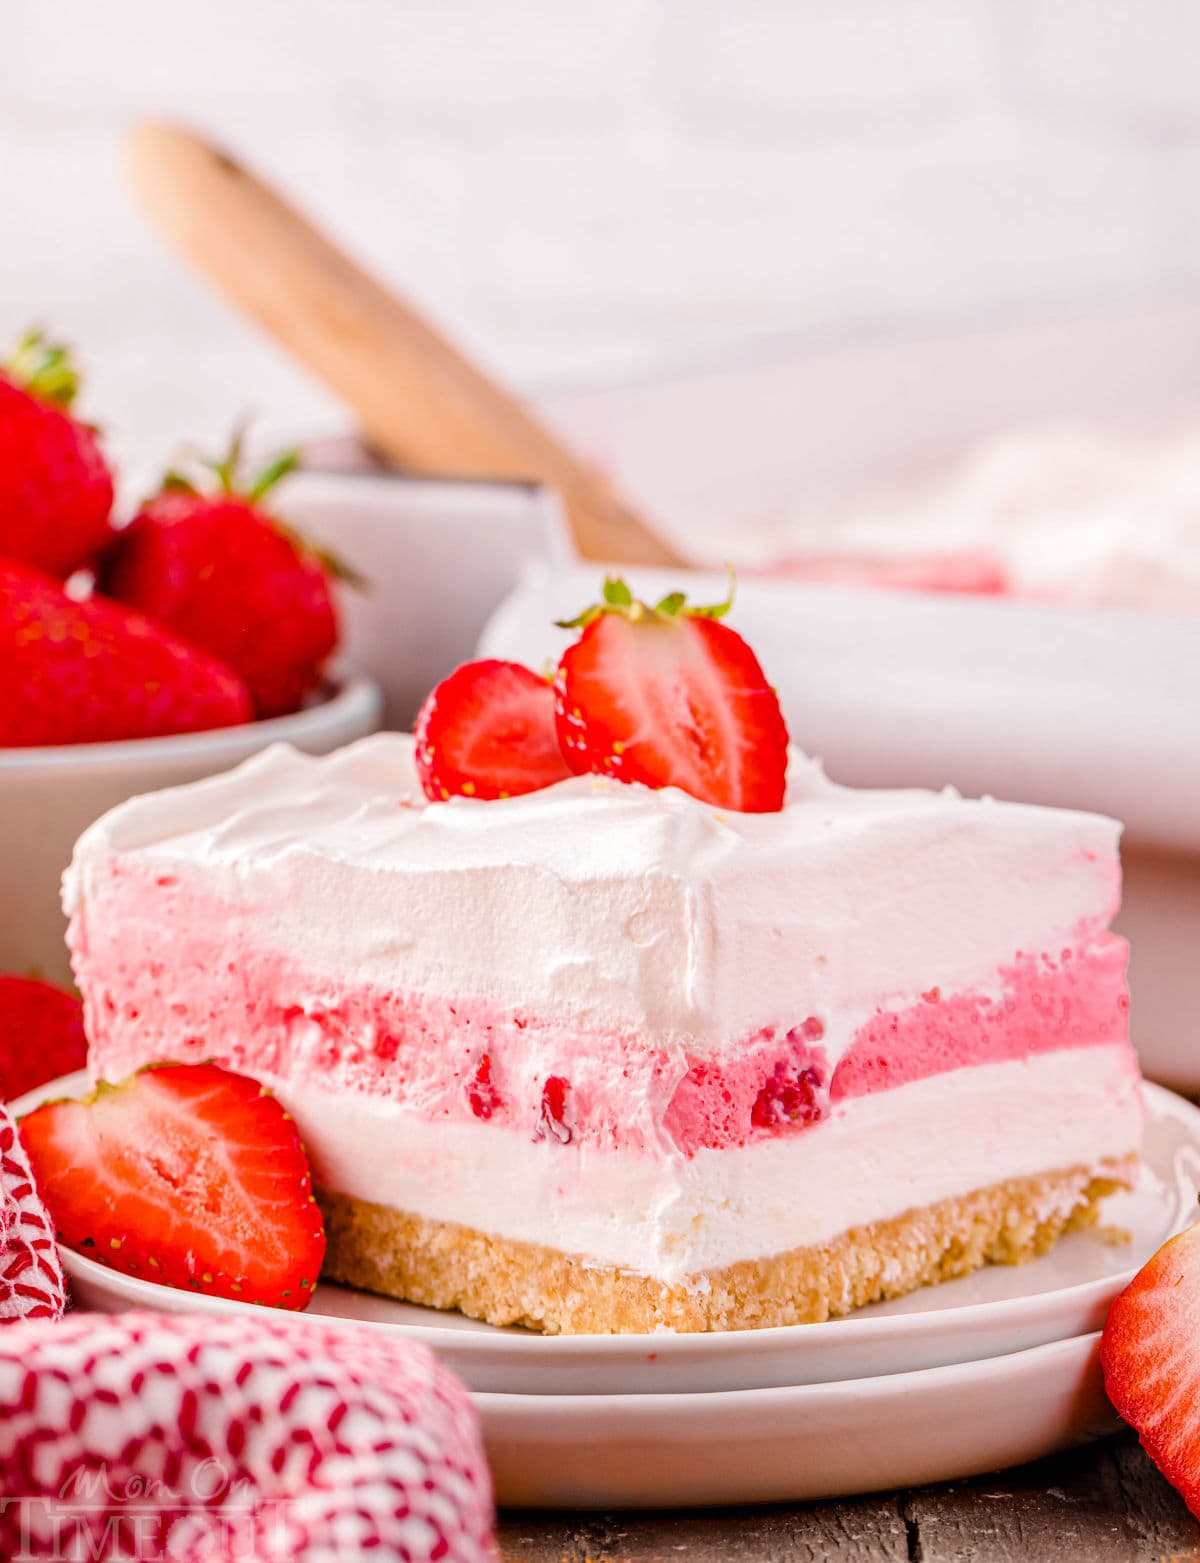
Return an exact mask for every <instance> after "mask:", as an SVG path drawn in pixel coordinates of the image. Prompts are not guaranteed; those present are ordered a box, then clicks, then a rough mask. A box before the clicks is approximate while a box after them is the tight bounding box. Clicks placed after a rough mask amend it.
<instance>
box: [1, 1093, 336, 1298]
mask: <svg viewBox="0 0 1200 1563" xmlns="http://www.w3.org/2000/svg"><path fill="white" fill-rule="evenodd" d="M20 1133H21V1140H22V1143H23V1144H24V1146H25V1149H26V1151H27V1152H28V1154H29V1159H30V1162H31V1164H32V1167H33V1173H34V1177H35V1179H36V1181H37V1185H38V1188H39V1189H40V1191H41V1194H42V1198H43V1199H44V1200H45V1202H46V1206H47V1208H48V1209H49V1211H50V1214H51V1216H52V1217H53V1219H54V1223H55V1226H56V1228H57V1230H58V1233H59V1236H60V1238H61V1240H62V1241H63V1242H64V1243H65V1244H66V1245H67V1247H69V1248H74V1249H77V1250H79V1251H80V1252H82V1253H84V1254H87V1255H88V1256H89V1257H90V1258H93V1259H97V1260H99V1261H100V1263H102V1264H106V1265H109V1266H111V1268H112V1269H114V1270H120V1271H122V1272H123V1273H124V1274H126V1275H136V1276H140V1277H141V1278H142V1279H143V1280H149V1281H160V1282H162V1283H164V1284H165V1285H167V1286H177V1287H182V1288H186V1289H189V1290H192V1291H198V1292H205V1293H209V1294H211V1295H214V1296H218V1297H236V1298H240V1299H242V1300H243V1301H245V1302H257V1303H267V1304H269V1305H271V1306H273V1307H278V1308H293V1309H301V1308H305V1307H307V1306H308V1303H309V1300H310V1299H311V1297H312V1289H313V1287H314V1286H315V1284H316V1280H317V1276H318V1274H319V1273H320V1269H321V1263H322V1261H323V1259H324V1257H325V1231H324V1227H323V1225H322V1221H321V1213H320V1211H319V1209H318V1208H317V1205H316V1202H315V1200H314V1199H313V1192H312V1178H311V1175H310V1173H309V1167H308V1159H307V1157H306V1156H305V1154H304V1147H303V1146H302V1145H301V1143H300V1136H299V1135H298V1133H297V1132H296V1125H295V1124H294V1123H293V1122H292V1120H291V1118H290V1117H289V1116H288V1115H287V1113H285V1112H284V1110H283V1108H282V1106H281V1105H280V1103H279V1102H278V1101H277V1100H276V1098H275V1097H274V1096H272V1095H271V1093H270V1092H269V1091H267V1090H266V1089H265V1088H264V1087H263V1086H261V1085H259V1083H258V1081H257V1080H251V1079H250V1078H249V1077H248V1076H246V1075H240V1074H234V1073H232V1072H231V1071H230V1070H227V1069H221V1068H219V1067H218V1066H217V1065H215V1064H161V1065H151V1066H150V1067H149V1068H146V1069H143V1070H140V1071H139V1072H138V1073H137V1074H135V1075H131V1076H130V1077H129V1079H127V1080H125V1081H123V1082H122V1083H121V1084H120V1085H108V1084H105V1083H104V1082H101V1084H99V1085H98V1086H97V1087H96V1089H95V1090H94V1091H93V1092H92V1094H91V1095H90V1096H87V1097H84V1098H83V1099H82V1100H79V1101H71V1100H63V1101H55V1102H48V1103H46V1104H45V1105H44V1106H42V1107H39V1108H37V1109H35V1110H34V1111H33V1112H31V1113H29V1114H28V1115H27V1116H26V1117H25V1118H23V1119H22V1120H21V1124H20Z"/></svg>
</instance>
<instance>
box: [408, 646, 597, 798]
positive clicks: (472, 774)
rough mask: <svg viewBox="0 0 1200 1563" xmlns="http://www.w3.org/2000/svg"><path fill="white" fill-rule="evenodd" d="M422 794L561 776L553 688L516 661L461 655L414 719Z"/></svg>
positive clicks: (486, 791) (506, 794) (493, 790)
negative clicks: (462, 661)
mask: <svg viewBox="0 0 1200 1563" xmlns="http://www.w3.org/2000/svg"><path fill="white" fill-rule="evenodd" d="M416 751H417V774H418V775H419V776H420V778H421V786H422V787H423V788H424V790H425V796H426V797H427V798H432V799H433V801H434V802H440V801H443V800H444V799H446V798H452V797H458V796H466V797H468V798H513V797H516V796H517V795H518V794H519V793H523V792H537V791H538V790H539V789H540V788H542V787H549V786H551V785H552V784H553V783H554V782H557V781H565V780H566V778H567V777H568V776H570V775H571V771H570V768H569V767H568V765H567V763H566V761H565V760H564V759H563V757H562V754H561V752H560V750H559V747H558V735H557V733H556V732H555V727H554V690H553V688H552V687H551V685H550V684H549V682H548V681H547V680H546V679H544V678H539V677H538V675H537V674H536V673H534V672H533V671H532V670H531V669H529V668H526V667H522V666H521V664H520V663H519V662H500V661H497V660H495V659H494V658H489V659H487V660H485V661H483V662H467V663H465V664H464V665H463V666H462V667H460V668H458V669H457V670H456V671H455V672H453V673H451V675H450V677H449V678H446V679H443V680H442V682H441V683H440V684H439V685H438V686H437V688H436V689H435V690H434V691H433V693H432V694H431V695H430V696H429V697H428V699H427V700H426V701H425V704H424V705H423V706H422V707H421V713H420V715H419V716H418V717H417V725H416Z"/></svg>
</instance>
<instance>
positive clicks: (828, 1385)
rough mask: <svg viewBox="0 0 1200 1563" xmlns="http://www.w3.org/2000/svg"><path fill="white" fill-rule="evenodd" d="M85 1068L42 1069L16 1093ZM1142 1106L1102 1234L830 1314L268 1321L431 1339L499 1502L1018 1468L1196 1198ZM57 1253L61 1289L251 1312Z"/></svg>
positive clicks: (1083, 1398)
mask: <svg viewBox="0 0 1200 1563" xmlns="http://www.w3.org/2000/svg"><path fill="white" fill-rule="evenodd" d="M85 1083H86V1082H85V1080H84V1078H83V1076H81V1075H80V1076H71V1077H69V1078H67V1079H65V1080H61V1081H56V1082H53V1083H52V1084H51V1085H49V1086H46V1087H44V1088H43V1089H42V1090H41V1091H39V1092H37V1093H34V1094H33V1095H32V1096H30V1097H27V1098H25V1099H23V1101H22V1102H20V1103H18V1104H16V1105H17V1110H18V1111H28V1110H29V1108H30V1107H32V1106H33V1105H35V1104H36V1101H37V1100H39V1099H44V1098H46V1097H48V1096H57V1095H62V1094H75V1093H77V1092H78V1091H79V1090H81V1089H82V1088H83V1087H84V1085H85ZM1146 1108H1147V1129H1146V1140H1145V1145H1144V1172H1143V1176H1142V1180H1141V1185H1140V1187H1139V1188H1138V1189H1137V1191H1136V1192H1134V1193H1131V1194H1122V1195H1118V1196H1116V1197H1114V1198H1113V1199H1112V1200H1111V1201H1109V1203H1108V1205H1107V1206H1106V1213H1105V1222H1106V1226H1105V1228H1104V1229H1103V1230H1101V1231H1099V1232H1090V1233H1076V1234H1073V1235H1072V1236H1070V1237H1068V1238H1065V1239H1064V1240H1063V1241H1062V1242H1060V1243H1059V1244H1058V1245H1057V1247H1056V1248H1055V1249H1054V1250H1053V1251H1052V1252H1051V1253H1050V1254H1048V1255H1047V1256H1046V1257H1044V1258H1042V1259H1039V1260H1037V1261H1036V1262H1034V1263H1032V1264H1029V1265H1024V1266H1019V1267H1016V1268H992V1269H988V1270H985V1271H981V1272H979V1273H978V1274H976V1275H973V1276H969V1277H966V1278H965V1279H963V1280H961V1281H953V1282H950V1283H948V1284H946V1285H944V1286H940V1287H933V1288H929V1289H926V1290H924V1291H920V1292H916V1293H914V1294H913V1295H911V1296H909V1297H905V1298H902V1299H901V1300H900V1301H898V1302H893V1303H887V1304H884V1305H880V1306H877V1307H873V1308H866V1309H863V1310H862V1311H860V1312H859V1313H857V1314H855V1315H854V1316H853V1317H851V1318H849V1319H841V1320H837V1321H834V1322H832V1323H829V1324H809V1325H798V1326H793V1327H790V1328H783V1329H769V1330H747V1331H742V1332H735V1333H731V1334H723V1335H676V1334H672V1333H669V1332H662V1333H658V1334H653V1335H617V1336H608V1335H589V1336H541V1335H534V1334H531V1333H529V1332H527V1331H523V1330H507V1329H506V1330H502V1329H494V1328H492V1327H490V1326H488V1325H484V1324H478V1323H475V1322H474V1321H472V1320H469V1319H464V1318H462V1317H460V1316H459V1315H455V1314H442V1313H436V1312H433V1311H431V1310H430V1309H426V1308H417V1307H413V1306H411V1305H409V1304H405V1303H397V1302H392V1301H390V1300H388V1299H386V1298H381V1297H376V1296H372V1295H370V1294H368V1293H365V1292H356V1291H351V1290H348V1289H345V1288H342V1287H336V1286H324V1285H322V1286H319V1287H318V1288H317V1291H316V1294H315V1296H314V1298H313V1301H312V1304H311V1306H310V1309H309V1312H308V1313H307V1314H305V1315H298V1316H291V1315H288V1316H286V1317H295V1322H296V1327H297V1328H298V1329H303V1328H304V1321H305V1319H307V1318H310V1317H312V1316H314V1315H319V1316H322V1317H324V1318H326V1319H328V1318H334V1319H339V1320H344V1321H345V1324H346V1328H347V1329H375V1330H385V1331H389V1332H395V1333H399V1334H402V1335H405V1336H408V1337H410V1338H412V1339H414V1340H420V1341H422V1342H424V1343H425V1344H426V1345H427V1346H429V1347H431V1348H432V1349H433V1350H434V1351H435V1352H436V1353H437V1354H438V1355H439V1356H440V1357H441V1358H442V1360H443V1361H444V1362H445V1363H447V1364H448V1365H449V1366H450V1367H451V1368H453V1369H454V1371H455V1372H456V1373H458V1374H459V1376H460V1377H461V1378H462V1379H463V1380H464V1381H465V1382H466V1384H467V1385H468V1386H469V1388H470V1389H471V1390H472V1392H473V1394H474V1398H475V1402H476V1404H477V1406H478V1408H479V1411H480V1414H481V1416H482V1419H483V1426H484V1432H485V1436H486V1438H487V1444H488V1451H489V1455H490V1458H491V1462H492V1469H493V1473H494V1476H495V1480H496V1489H497V1496H498V1498H499V1501H500V1502H501V1503H502V1504H507V1505H512V1506H517V1507H530V1508H532V1507H565V1508H634V1507H651V1506H652V1507H659V1506H671V1505H691V1504H728V1503H765V1502H773V1501H783V1500H787V1499H794V1500H798V1499H806V1498H821V1497H832V1496H835V1495H839V1494H845V1493H855V1492H869V1491H874V1490H879V1489H888V1488H896V1487H907V1486H912V1485H917V1484H921V1483H925V1482H932V1481H940V1480H948V1479H951V1478H955V1477H962V1476H968V1475H974V1474H978V1473H980V1472H984V1471H988V1470H994V1469H998V1468H1000V1467H1003V1466H1007V1465H1016V1464H1020V1463H1022V1462H1024V1461H1026V1460H1032V1459H1036V1458H1038V1457H1040V1456H1042V1455H1047V1454H1050V1453H1053V1452H1054V1451H1055V1450H1057V1449H1061V1448H1065V1447H1067V1446H1069V1445H1071V1444H1075V1443H1080V1442H1083V1441H1085V1440H1087V1439H1091V1438H1097V1437H1101V1436H1103V1435H1105V1434H1107V1433H1109V1432H1111V1431H1112V1430H1113V1428H1114V1427H1115V1426H1116V1418H1115V1415H1114V1413H1113V1411H1112V1409H1111V1407H1110V1406H1109V1405H1108V1402H1107V1400H1106V1399H1105V1395H1104V1388H1103V1384H1102V1382H1101V1376H1100V1369H1099V1361H1098V1347H1099V1339H1100V1337H1099V1331H1100V1328H1101V1326H1102V1324H1103V1322H1104V1316H1105V1313H1106V1311H1107V1308H1108V1304H1109V1302H1110V1301H1111V1299H1112V1298H1113V1297H1114V1296H1115V1295H1116V1293H1117V1292H1118V1291H1119V1290H1120V1289H1121V1288H1122V1287H1123V1286H1124V1285H1125V1283H1126V1282H1127V1281H1128V1279H1129V1278H1130V1277H1131V1276H1132V1275H1133V1273H1134V1272H1135V1271H1136V1270H1137V1269H1138V1268H1139V1266H1140V1265H1141V1264H1142V1263H1144V1261H1145V1260H1146V1259H1148V1258H1149V1257H1150V1255H1151V1254H1152V1253H1153V1252H1154V1251H1155V1249H1156V1248H1158V1247H1159V1245H1160V1244H1161V1243H1162V1242H1164V1241H1165V1239H1166V1238H1168V1237H1169V1236H1170V1235H1171V1234H1172V1233H1174V1232H1177V1231H1179V1230H1181V1229H1182V1228H1183V1227H1185V1226H1187V1225H1189V1224H1190V1223H1191V1221H1192V1219H1193V1216H1194V1215H1195V1210H1196V1201H1197V1194H1198V1191H1200V1111H1198V1110H1197V1109H1196V1108H1195V1107H1193V1106H1191V1105H1190V1104H1189V1103H1187V1102H1185V1101H1183V1100H1182V1099H1181V1098H1180V1097H1177V1096H1174V1095H1172V1094H1171V1093H1170V1092H1168V1091H1165V1090H1162V1089H1161V1088H1160V1087H1157V1086H1148V1087H1147V1089H1146ZM1118 1230H1119V1231H1123V1232H1125V1233H1127V1234H1128V1237H1127V1239H1126V1240H1123V1241H1122V1240H1120V1238H1119V1236H1118ZM64 1259H65V1263H66V1268H67V1271H68V1274H69V1276H70V1279H71V1284H72V1290H73V1293H74V1297H75V1301H76V1304H77V1305H78V1306H80V1307H84V1308H93V1309H98V1310H102V1311H106V1312H110V1311H116V1310H118V1309H125V1308H155V1309H161V1310H164V1311H167V1312H182V1313H189V1312H190V1313H195V1312H205V1313H222V1312H228V1313H237V1312H242V1311H244V1310H246V1309H247V1308H252V1305H251V1304H247V1303H238V1302H229V1301H224V1300H222V1299H218V1298H202V1297H197V1296H195V1295H194V1294H192V1293H186V1292H179V1291H172V1290H171V1289H169V1288H167V1287H163V1286H156V1285H154V1284H153V1283H151V1282H148V1281H139V1280H135V1279H133V1278H131V1277H128V1276H123V1275H118V1274H117V1273H116V1272H115V1271H112V1270H107V1269H105V1268H104V1267H103V1266H102V1265H99V1264H97V1263H96V1262H95V1261H94V1260H91V1259H86V1258H84V1257H82V1256H81V1255H79V1254H77V1253H73V1252H70V1251H68V1252H66V1253H65V1254H64Z"/></svg>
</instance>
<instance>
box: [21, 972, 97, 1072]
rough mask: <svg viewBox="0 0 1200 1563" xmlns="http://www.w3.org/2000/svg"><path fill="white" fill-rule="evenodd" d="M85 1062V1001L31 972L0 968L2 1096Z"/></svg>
mask: <svg viewBox="0 0 1200 1563" xmlns="http://www.w3.org/2000/svg"><path fill="white" fill-rule="evenodd" d="M85 1063H87V1038H86V1037H85V1036H84V1034H83V1006H82V1004H80V1002H79V1000H78V999H77V998H76V997H75V995H74V994H73V993H66V992H64V991H63V989H62V988H55V987H52V986H51V985H50V983H48V982H38V981H37V980H36V979H35V978H33V977H16V976H10V975H9V974H8V973H6V972H5V973H0V1101H5V1102H11V1101H12V1099H13V1097H14V1096H23V1095H24V1094H25V1092H26V1091H32V1090H33V1088H34V1086H36V1085H42V1084H44V1082H45V1081H47V1080H54V1079H57V1077H58V1076H59V1075H69V1074H71V1073H72V1072H73V1071H74V1070H76V1069H82V1068H83V1066H84V1064H85Z"/></svg>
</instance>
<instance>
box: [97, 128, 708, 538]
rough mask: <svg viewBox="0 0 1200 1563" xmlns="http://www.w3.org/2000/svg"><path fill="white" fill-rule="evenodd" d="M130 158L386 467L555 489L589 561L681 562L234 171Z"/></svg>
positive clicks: (415, 317) (193, 141)
mask: <svg viewBox="0 0 1200 1563" xmlns="http://www.w3.org/2000/svg"><path fill="white" fill-rule="evenodd" d="M126 150H127V165H128V171H129V175H130V178H131V181H132V183H133V187H134V189H135V191H136V193H137V195H138V197H139V199H140V201H141V204H142V205H143V207H144V208H145V210H146V211H147V213H148V214H149V216H150V217H151V219H152V220H153V221H154V223H155V224H156V225H157V227H158V228H159V229H160V231H161V232H162V233H163V234H164V235H165V236H166V237H167V238H168V239H169V240H170V241H171V242H172V243H173V244H174V245H175V247H176V248H177V249H179V250H180V251H181V252H182V253H183V254H184V255H185V256H186V257H187V258H188V260H190V261H191V262H192V263H193V264H194V265H195V266H196V267H197V268H198V269H199V270H200V271H201V272H203V273H204V274H205V275H206V276H207V277H209V278H210V279H211V280H212V281H213V282H215V283H216V284H217V285H218V286H219V287H220V288H222V289H223V290H224V292H225V293H226V294H227V295H228V296H229V297H230V298H231V299H232V300H233V301H234V302H235V303H236V304H238V305H239V306H240V307H241V308H242V309H243V310H245V311H246V313H247V314H249V315H251V316H252V317H253V318H254V319H255V320H256V321H257V322H258V323H259V324H260V325H262V326H264V327H265V328H266V329H267V330H268V331H269V332H270V333H271V334H272V335H273V336H274V337H276V338H277V339H278V341H279V342H281V343H282V344H283V346H284V347H286V348H287V349H288V350H289V351H290V352H291V353H293V354H294V355H295V357H296V358H298V359H299V360H300V361H301V362H302V363H303V364H305V365H306V366H307V368H308V369H309V370H311V371H312V372H313V373H314V374H316V375H317V376H318V377H319V378H320V379H321V380H322V381H324V382H325V383H326V384H327V385H328V386H329V387H331V389H332V390H333V391H334V392H335V393H336V394H337V395H338V396H340V397H341V399H342V400H343V401H345V402H346V403H347V404H348V405H349V406H350V407H351V408H352V409H353V411H354V412H355V414H356V415H357V418H358V421H359V424H360V426H361V429H362V432H363V434H364V436H365V437H366V439H367V441H368V442H369V444H370V445H371V446H372V447H373V448H374V449H375V450H377V451H378V452H379V453H380V454H381V455H382V456H384V457H385V458H387V459H388V460H389V461H392V462H394V463H396V464H397V465H398V466H401V467H403V468H405V469H406V470H408V471H412V472H418V473H423V474H428V475H432V476H439V477H484V478H509V479H520V480H536V481H538V482H542V483H546V484H549V485H551V486H552V487H554V488H556V489H557V490H558V491H559V493H560V494H561V496H562V499H563V503H564V505H565V507H566V512H567V517H568V520H569V523H570V526H571V530H572V533H573V535H574V538H575V543H576V546H577V548H578V549H579V552H580V553H581V554H582V555H583V556H584V557H585V558H589V559H602V560H607V561H613V562H618V563H629V564H668V565H669V564H677V563H680V562H681V560H680V557H679V555H678V553H677V552H676V551H675V550H674V549H673V548H672V547H671V546H670V545H669V544H668V543H666V542H665V541H663V539H662V538H660V537H659V536H658V535H657V534H656V533H655V531H654V529H653V528H652V527H651V526H649V525H648V524H647V523H646V521H644V520H643V519H642V518H641V517H640V516H639V515H637V514H636V513H635V512H634V511H633V510H631V509H630V508H629V506H628V505H626V504H625V503H624V502H623V501H621V500H620V499H619V498H618V497H617V496H616V495H615V494H614V493H613V492H612V491H611V489H610V488H609V486H608V485H607V484H606V483H605V482H604V480H603V479H602V478H601V477H600V476H599V475H598V474H597V473H596V472H594V471H593V470H592V469H591V468H590V467H588V466H587V464H586V463H585V462H583V461H581V460H580V459H579V458H578V457H577V456H575V455H574V454H573V453H572V452H571V451H570V450H569V449H567V448H566V447H565V446H564V445H563V444H562V443H561V442H560V441H559V440H558V439H557V438H556V436H555V435H554V434H552V433H551V432H550V430H549V429H547V428H546V427H545V426H544V425H543V424H542V423H541V422H539V420H538V419H537V418H536V417H535V416H534V415H533V414H532V413H531V412H529V411H528V410H527V409H526V408H525V407H523V406H522V405H521V403H520V402H519V401H518V400H517V399H516V397H515V396H513V395H512V393H510V392H509V391H506V390H505V389H504V388H503V387H502V386H500V385H498V384H497V383H496V382H495V381H494V380H492V379H491V378H489V377H488V376H487V375H486V374H484V373H483V372H482V371H481V370H480V369H478V368H477V367H476V366H475V365H474V364H472V363H471V362H470V361H469V360H468V359H467V358H465V357H464V356H463V354H462V353H461V352H460V351H459V350H458V349H457V348H456V347H454V346H453V345H451V343H449V342H448V341H447V340H446V339H445V338H444V337H443V336H442V335H441V334H440V333H439V332H438V331H437V330H436V329H434V327H432V326H431V325H430V324H429V322H428V321H426V320H424V319H423V318H422V317H421V315H420V314H419V313H418V312H417V311H416V310H414V309H413V308H412V306H411V305H409V304H408V303H406V302H405V301H404V300H403V299H401V298H399V297H398V296H397V295H396V294H395V293H394V292H393V291H392V290H391V289H389V288H387V287H385V286H384V285H383V284H382V283H381V282H379V281H378V280H376V279H375V278H374V277H371V276H369V275H368V274H367V273H366V272H365V271H363V269H362V268H361V267H360V266H359V265H357V263H356V262H354V261H353V260H351V259H350V257H349V256H348V255H346V254H345V253H344V252H343V251H342V250H340V249H338V248H337V246H336V245H334V244H333V243H332V242H331V241H330V240H329V239H327V238H326V237H325V236H324V235H323V234H321V233H319V232H318V231H317V230H316V229H315V228H314V227H313V226H312V224H311V223H309V221H308V220H307V219H306V218H305V217H303V216H302V215H301V214H300V213H299V212H297V211H296V210H295V208H293V207H292V206H290V205H289V204H288V203H287V202H286V201H285V200H283V198H282V197H281V196H280V195H278V194H277V193H276V192H275V191H274V190H272V189H271V188H270V187H269V186H268V185H266V184H264V183H263V181H262V180H260V179H259V178H257V177H256V176H255V175H254V174H252V173H250V172H249V171H248V170H247V169H245V168H244V167H243V166H242V165H241V163H239V162H238V161H237V160H236V159H235V158H233V157H231V156H230V155H229V154H228V153H226V152H224V151H222V150H220V149H219V148H218V147H216V146H214V145H212V144H211V143H210V142H208V141H206V140H205V139H204V138H203V137H201V136H199V135H197V134H195V133H194V132H192V131H190V130H187V129H184V128H182V127H181V126H178V125H175V124H170V123H166V122H161V121H147V122H145V123H143V124H140V125H138V126H137V127H136V128H135V129H134V131H133V132H132V134H131V135H130V137H129V140H128V143H127V149H126Z"/></svg>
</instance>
